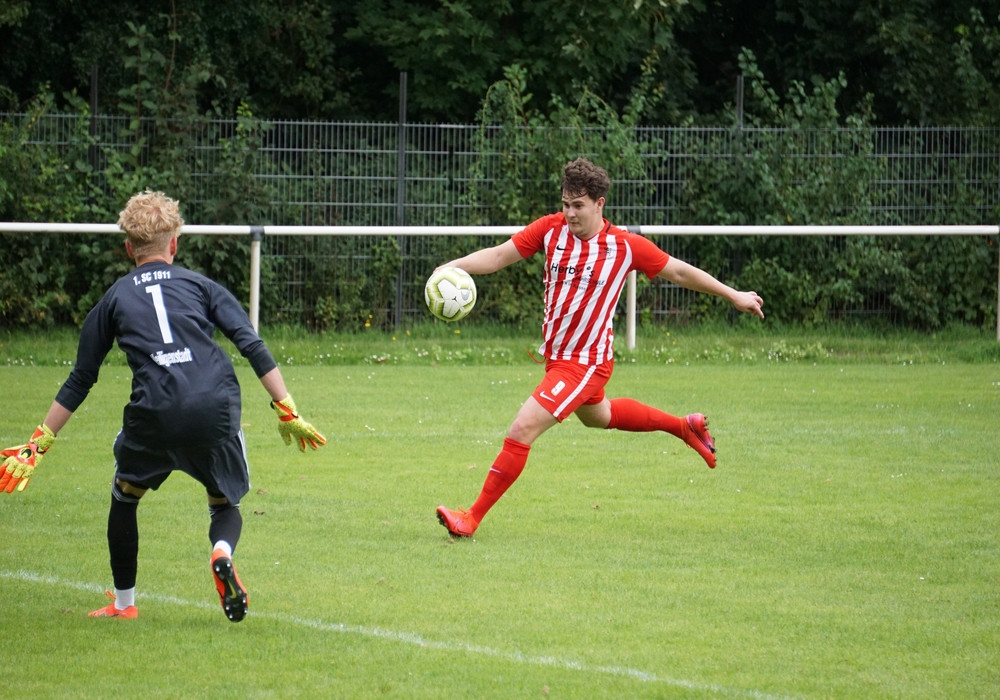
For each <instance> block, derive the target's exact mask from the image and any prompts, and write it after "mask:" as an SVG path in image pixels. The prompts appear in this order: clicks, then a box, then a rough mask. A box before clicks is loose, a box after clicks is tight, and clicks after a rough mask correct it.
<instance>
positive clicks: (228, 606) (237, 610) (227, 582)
mask: <svg viewBox="0 0 1000 700" xmlns="http://www.w3.org/2000/svg"><path fill="white" fill-rule="evenodd" d="M212 576H213V577H214V578H215V590H217V591H218V592H219V601H220V602H221V603H222V610H223V612H225V613H226V617H228V618H229V619H230V620H231V621H232V622H239V621H240V620H242V619H243V618H244V617H246V616H247V610H248V609H249V607H250V596H248V595H247V591H246V589H245V588H243V584H242V583H240V578H239V576H237V575H236V567H235V566H233V560H232V559H230V558H229V557H228V556H226V553H225V552H224V551H222V550H221V549H217V550H215V551H214V552H212Z"/></svg>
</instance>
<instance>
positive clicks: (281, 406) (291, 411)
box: [271, 396, 326, 452]
mask: <svg viewBox="0 0 1000 700" xmlns="http://www.w3.org/2000/svg"><path fill="white" fill-rule="evenodd" d="M271 408H273V409H274V411H275V413H277V414H278V432H279V433H280V434H281V439H282V440H284V441H285V444H286V445H291V444H292V438H295V439H296V440H298V441H299V449H300V450H301V451H303V452H305V451H306V443H307V442H308V443H309V444H310V445H312V448H313V449H314V450H318V449H319V446H320V445H325V444H326V438H325V437H323V435H321V434H320V432H319V431H318V430H316V428H314V427H312V426H311V425H309V424H308V423H306V422H305V421H304V420H302V418H300V417H299V414H298V412H297V411H296V410H295V402H294V401H292V397H291V396H286V397H285V398H283V399H282V400H281V401H272V402H271Z"/></svg>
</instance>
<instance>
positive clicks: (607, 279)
mask: <svg viewBox="0 0 1000 700" xmlns="http://www.w3.org/2000/svg"><path fill="white" fill-rule="evenodd" d="M512 240H513V242H514V245H515V246H516V247H517V250H518V252H519V253H521V255H522V256H524V257H525V258H527V257H530V256H531V255H534V254H535V253H537V252H538V251H544V252H545V320H544V321H543V322H542V345H541V347H540V348H539V349H538V351H539V353H541V354H542V355H543V356H544V357H546V358H548V359H551V360H572V361H576V362H579V363H581V364H586V365H599V364H602V363H604V362H607V361H608V360H610V359H611V358H612V341H613V340H614V331H613V329H612V318H613V317H614V312H615V306H616V305H617V304H618V298H619V297H620V296H621V292H622V287H624V285H625V280H626V277H627V275H628V273H629V272H631V271H632V270H639V271H640V272H642V273H643V274H645V275H646V276H647V277H649V278H650V279H652V278H653V277H655V276H656V275H657V274H658V273H659V272H660V271H661V270H662V269H663V268H664V267H665V266H666V264H667V261H668V260H669V259H670V256H669V255H667V254H666V253H664V252H663V251H662V250H660V249H659V248H657V247H656V245H655V244H654V243H653V242H652V241H650V240H649V239H646V238H643V237H642V236H640V235H638V234H635V233H629V232H628V231H626V230H625V229H622V228H618V227H616V226H612V225H611V224H610V223H608V221H607V219H605V220H604V227H603V228H602V229H601V232H600V233H598V234H597V235H596V236H592V237H591V238H589V239H587V240H585V241H584V240H581V239H580V238H577V237H576V236H575V235H573V233H571V232H570V230H569V225H568V224H567V223H566V217H565V216H564V215H563V214H562V213H557V214H550V215H548V216H543V217H542V218H540V219H536V220H535V221H533V222H532V223H530V224H528V226H526V227H525V228H523V229H521V230H520V231H518V232H517V233H515V234H514V236H513V238H512Z"/></svg>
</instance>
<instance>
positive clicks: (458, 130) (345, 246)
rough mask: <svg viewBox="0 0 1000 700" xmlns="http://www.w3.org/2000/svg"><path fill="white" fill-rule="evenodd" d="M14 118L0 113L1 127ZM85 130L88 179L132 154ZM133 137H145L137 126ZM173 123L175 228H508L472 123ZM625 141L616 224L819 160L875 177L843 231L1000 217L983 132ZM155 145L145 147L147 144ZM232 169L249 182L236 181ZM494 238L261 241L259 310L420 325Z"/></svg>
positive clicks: (662, 219) (671, 305)
mask: <svg viewBox="0 0 1000 700" xmlns="http://www.w3.org/2000/svg"><path fill="white" fill-rule="evenodd" d="M23 118H24V115H3V114H0V119H23ZM87 128H88V130H89V133H90V134H91V135H92V136H93V139H94V141H93V144H92V145H91V146H90V147H89V148H88V149H87V151H88V152H87V157H88V158H89V160H90V163H91V166H92V168H93V169H94V171H95V172H96V173H101V172H103V170H104V168H106V167H107V165H108V162H109V161H108V158H109V155H112V154H114V153H119V152H125V151H127V150H128V149H129V148H130V147H133V146H134V145H135V143H136V141H135V138H134V136H130V135H129V132H128V121H127V119H126V118H124V117H111V116H96V117H92V118H90V119H89V120H88V124H87ZM144 128H146V129H153V128H155V127H154V126H153V125H151V124H144ZM185 128H187V129H188V131H189V132H190V133H189V134H188V138H191V139H193V141H194V143H195V147H194V148H193V149H192V150H190V152H189V155H188V156H187V158H188V159H189V162H187V163H186V164H184V169H186V171H187V173H188V178H189V181H190V191H189V192H187V193H185V195H184V206H185V217H186V219H187V221H188V222H189V223H203V224H222V223H231V224H235V223H247V224H274V225H286V226H288V225H304V226H315V225H334V226H345V225H352V226H389V225H410V226H459V225H466V224H470V223H497V224H501V223H503V224H506V223H508V222H490V221H483V220H482V219H483V216H484V208H483V205H482V203H481V202H480V201H478V200H476V199H475V197H471V196H470V190H471V186H472V180H473V175H472V173H473V172H477V173H478V178H479V183H478V184H479V187H480V188H485V189H486V190H488V189H489V187H490V186H491V183H492V182H494V181H497V180H498V179H499V178H500V177H501V175H502V173H503V171H504V168H505V167H506V166H505V162H506V160H507V159H508V158H509V157H510V154H505V153H502V152H495V153H492V152H483V150H482V147H481V146H482V143H481V140H480V141H479V142H477V136H479V137H480V138H481V137H482V133H481V132H480V127H478V126H473V125H425V124H386V123H339V122H302V121H278V122H270V123H260V124H251V125H249V126H248V125H247V124H245V123H240V122H236V121H233V120H212V121H205V122H204V123H202V124H198V125H185ZM33 129H34V131H33V137H32V138H33V139H34V140H36V142H37V143H45V144H50V145H51V144H57V145H62V146H65V147H71V146H72V145H73V144H74V142H75V141H74V139H75V136H74V134H76V133H78V132H79V129H80V117H78V116H77V115H46V116H45V117H43V118H41V119H39V120H37V123H36V124H35V125H34V127H33ZM488 132H489V130H487V137H489V133H488ZM147 136H150V137H152V136H155V135H152V134H147ZM240 139H243V140H244V142H245V143H249V144H250V147H251V149H252V151H253V157H252V159H251V160H250V161H249V162H248V163H247V164H246V165H245V166H244V165H243V164H240V163H236V164H234V163H233V162H231V161H227V158H229V157H231V154H232V149H231V148H229V145H230V144H232V143H234V142H236V141H238V140H240ZM634 139H635V141H636V143H637V144H638V145H639V151H640V153H639V156H640V159H641V162H642V164H643V167H642V170H643V171H644V174H643V176H642V177H638V178H636V177H628V176H623V177H616V178H615V181H614V187H613V190H612V193H611V197H610V199H609V204H608V206H607V208H606V214H607V216H608V218H609V219H611V220H613V221H614V222H615V223H619V224H621V225H637V226H638V225H642V226H650V225H653V226H656V225H684V224H702V223H718V222H705V221H693V220H692V213H691V207H690V201H689V200H690V192H691V188H692V183H695V182H697V181H698V178H699V177H701V178H702V180H703V181H704V180H705V173H704V170H705V168H707V167H708V168H710V167H711V164H712V163H713V162H730V163H732V162H738V161H741V160H743V161H748V160H750V159H753V158H758V159H759V158H770V159H772V161H770V162H769V163H767V164H765V165H766V166H767V167H771V168H781V169H782V170H783V171H784V172H783V175H782V176H783V178H784V182H785V183H786V186H787V187H790V188H799V189H801V191H802V196H804V197H808V196H810V195H811V194H812V193H813V192H814V191H816V190H818V189H822V184H823V183H817V182H816V177H817V173H822V172H823V166H824V164H829V163H831V162H835V161H837V160H841V159H844V158H845V157H847V156H852V155H857V154H858V153H861V154H862V155H863V156H864V161H865V162H867V163H870V164H872V166H873V167H872V168H871V171H870V173H864V174H863V175H859V176H858V177H859V178H861V177H869V176H870V177H871V178H873V180H872V182H868V183H866V186H865V187H864V188H862V189H863V195H858V196H859V197H860V196H863V197H864V200H863V201H859V200H858V199H852V198H850V197H848V198H846V199H845V201H838V202H832V203H825V205H826V206H828V207H829V208H830V211H835V212H843V213H847V214H850V215H852V216H854V217H855V219H854V221H853V223H865V224H872V225H894V224H899V225H923V224H949V223H962V224H991V223H995V222H996V220H997V218H998V213H1000V129H997V128H930V127H914V128H872V129H869V130H867V131H864V132H861V133H859V132H858V131H857V130H852V129H847V128H843V129H795V130H791V129H744V128H739V129H737V128H677V127H641V128H637V129H636V130H635V133H634ZM155 140H156V139H155V138H149V139H148V140H147V142H146V143H149V142H153V141H155ZM486 140H487V141H488V140H489V139H488V138H487V139H486ZM141 157H142V154H141V153H140V158H141ZM243 167H245V168H247V169H249V171H248V172H247V171H244V170H241V169H240V168H243ZM234 173H236V174H237V175H244V176H246V177H247V178H248V179H249V181H250V182H252V184H253V187H254V188H255V196H257V197H258V198H260V199H261V201H260V202H258V205H259V206H258V211H259V212H260V214H259V215H260V216H261V218H262V220H261V221H245V222H238V221H212V220H208V219H207V218H206V217H207V216H208V214H207V213H206V212H207V211H208V210H207V207H208V205H209V203H211V202H212V201H213V199H216V198H217V197H218V193H219V191H220V189H222V188H223V187H224V185H225V179H226V178H227V177H230V178H231V177H233V175H234ZM553 175H557V173H553ZM709 181H710V178H709ZM703 184H704V182H703ZM552 190H553V191H552V204H553V207H556V206H558V192H557V191H556V189H555V184H554V181H553V183H552ZM859 191H862V190H861V189H859ZM959 205H960V206H959ZM952 208H953V209H954V210H955V211H956V212H957V211H959V210H960V211H961V215H960V217H958V219H956V220H953V219H950V218H949V216H948V212H949V210H950V209H952ZM521 223H527V222H521ZM725 223H737V222H725ZM739 223H760V222H753V221H748V222H739ZM778 223H785V222H778ZM796 223H801V222H796ZM496 240H497V239H496V238H492V239H478V240H473V239H464V240H462V239H448V240H439V239H436V238H434V237H417V238H402V237H400V238H397V239H396V240H394V241H391V242H387V241H385V240H384V239H380V238H377V237H372V236H354V237H348V238H339V237H338V238H337V239H324V238H321V237H315V238H309V239H305V238H303V237H298V236H296V237H284V236H282V237H273V238H268V239H266V240H265V241H264V245H263V256H264V265H265V270H266V271H269V272H270V275H271V278H270V287H269V294H270V295H271V296H270V299H269V303H270V304H271V306H272V307H273V308H272V309H270V311H269V316H270V317H272V318H285V319H288V320H293V321H299V320H302V319H303V318H305V319H306V320H307V321H315V320H317V319H319V318H320V317H321V316H322V315H323V314H327V315H335V314H337V313H339V311H338V310H342V309H343V308H344V306H345V305H347V304H349V303H350V301H351V300H352V299H353V298H355V297H356V296H357V295H358V294H359V293H360V291H361V290H362V288H365V289H366V292H365V293H367V294H375V295H376V297H377V298H378V300H379V302H378V303H379V304H380V306H379V308H378V309H377V312H379V313H381V314H382V315H383V316H385V317H386V318H394V319H395V322H396V323H398V322H399V321H400V319H406V318H410V317H414V316H415V315H422V314H423V313H424V310H423V302H422V283H423V279H424V278H425V277H426V275H427V273H428V272H429V271H430V270H431V269H433V267H434V266H435V265H437V264H439V263H440V262H442V261H444V260H446V259H448V256H450V255H453V254H454V255H457V254H459V253H461V252H463V251H468V250H471V249H472V248H473V247H474V246H475V247H478V246H481V245H486V244H488V243H491V242H494V241H496ZM657 243H658V244H660V245H661V247H663V248H664V249H666V250H668V251H669V252H671V253H672V254H675V255H677V256H678V257H681V258H683V259H686V260H689V261H691V262H693V263H695V264H699V260H698V253H697V248H696V247H692V244H691V240H690V239H689V238H685V237H679V236H664V237H661V238H658V239H657ZM830 245H831V246H842V245H844V239H843V238H839V237H831V238H830ZM390 258H391V261H390V260H389V259H390ZM382 263H384V265H385V266H390V264H391V265H395V269H394V271H393V272H391V273H388V272H387V271H386V270H385V269H382V270H380V271H379V270H378V269H377V268H378V266H379V265H380V264H382ZM728 265H729V269H725V265H723V268H724V269H713V270H712V272H713V273H714V274H716V275H717V276H720V277H726V276H727V274H728V273H729V272H730V271H731V270H732V269H733V268H735V267H737V266H738V265H739V261H738V260H731V261H729V263H728ZM373 269H376V272H375V273H373ZM376 277H377V278H378V279H377V282H376V283H377V285H379V286H380V287H379V288H378V289H376V290H374V291H373V290H372V288H371V285H372V284H373V279H375V278H376ZM366 285H367V287H366ZM386 285H388V286H386ZM382 287H385V288H382ZM640 294H641V295H642V296H641V299H640V304H641V305H642V306H643V307H644V308H647V309H649V310H650V313H652V315H653V316H655V317H662V316H667V315H672V314H677V313H684V310H685V309H686V308H687V307H688V306H689V304H690V300H691V295H690V293H688V292H687V291H686V290H682V289H677V288H674V287H671V286H670V285H667V284H660V283H657V284H655V285H650V286H647V287H644V288H643V289H641V290H640ZM845 311H847V312H849V313H879V312H880V311H879V304H877V303H876V304H874V305H873V307H872V308H858V309H847V310H845ZM320 320H321V319H320Z"/></svg>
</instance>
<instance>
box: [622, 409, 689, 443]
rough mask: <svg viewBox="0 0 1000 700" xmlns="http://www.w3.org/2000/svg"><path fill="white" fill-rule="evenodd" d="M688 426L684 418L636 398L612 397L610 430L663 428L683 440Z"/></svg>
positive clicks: (645, 431)
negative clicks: (640, 401)
mask: <svg viewBox="0 0 1000 700" xmlns="http://www.w3.org/2000/svg"><path fill="white" fill-rule="evenodd" d="M686 427H687V426H686V422H685V420H684V419H683V418H678V417H677V416H672V415H670V414H669V413H664V412H663V411H661V410H659V409H656V408H653V407H652V406H647V405H646V404H644V403H639V402H638V401H636V400H635V399H611V420H610V421H609V422H608V430H627V431H629V432H631V433H649V432H652V431H654V430H663V431H664V432H667V433H670V434H671V435H674V436H675V437H679V438H681V439H682V440H683V439H684V433H685V428H686Z"/></svg>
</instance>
